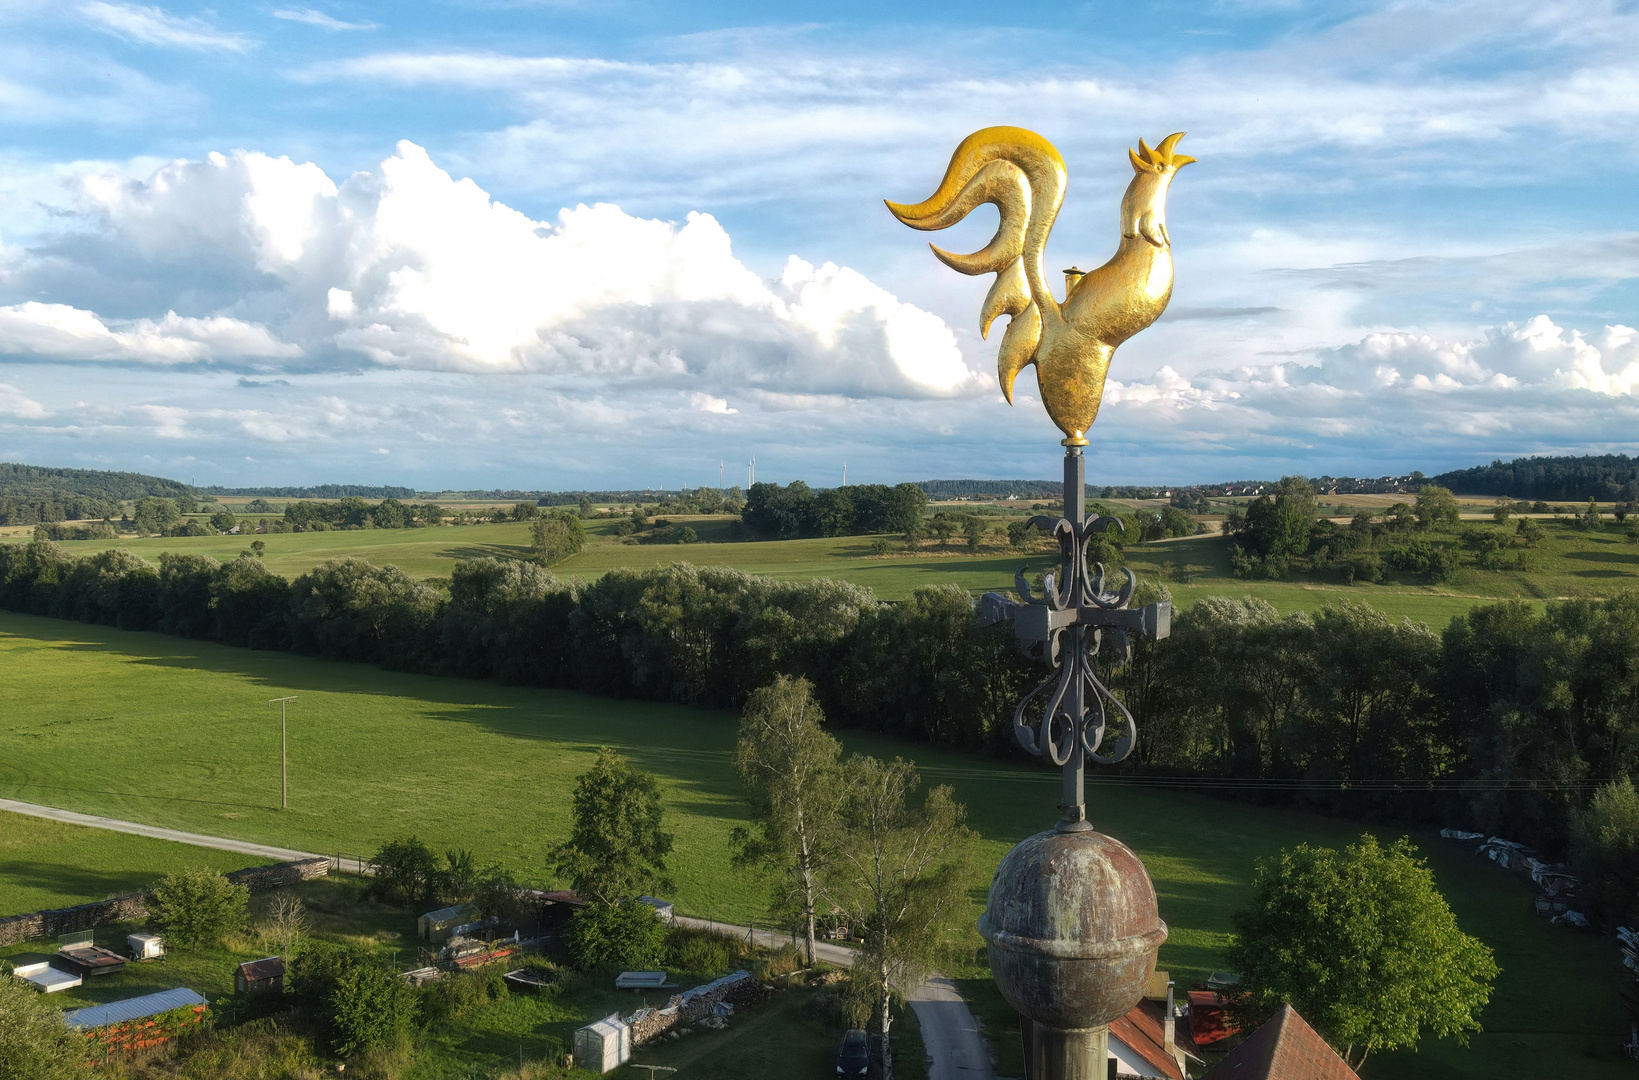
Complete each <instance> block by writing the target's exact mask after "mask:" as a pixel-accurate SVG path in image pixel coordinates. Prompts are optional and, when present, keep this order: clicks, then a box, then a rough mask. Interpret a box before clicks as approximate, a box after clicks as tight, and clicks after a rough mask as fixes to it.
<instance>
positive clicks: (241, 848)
mask: <svg viewBox="0 0 1639 1080" xmlns="http://www.w3.org/2000/svg"><path fill="white" fill-rule="evenodd" d="M0 810H9V811H11V812H12V813H14V814H28V815H30V816H31V817H42V818H50V819H51V820H52V821H62V822H66V823H67V824H69V825H86V826H89V827H90V828H93V829H109V830H111V831H113V832H122V833H130V834H131V835H133V836H151V837H153V838H154V839H155V840H174V841H176V842H177V843H179V844H192V845H193V846H194V847H203V848H215V849H216V850H217V851H237V852H239V853H240V854H241V855H255V856H257V857H258V858H263V859H273V860H274V861H276V862H289V861H291V860H292V859H318V858H324V856H322V855H314V854H313V853H312V852H310V851H292V850H290V849H289V848H281V847H269V846H267V845H266V844H252V843H248V842H247V841H244V840H228V839H225V838H223V837H220V836H201V835H200V834H199V833H191V832H183V831H181V830H180V829H161V828H159V827H158V826H155V825H139V824H137V823H136V822H134V821H120V820H118V819H116V818H105V817H96V816H95V815H92V814H76V813H75V812H74V811H72V810H59V809H57V808H56V807H54V806H40V805H38V804H36V803H26V802H17V801H15V800H13V799H0Z"/></svg>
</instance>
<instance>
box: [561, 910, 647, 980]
mask: <svg viewBox="0 0 1639 1080" xmlns="http://www.w3.org/2000/svg"><path fill="white" fill-rule="evenodd" d="M567 937H568V940H567V941H566V942H565V944H566V945H567V947H568V950H569V960H570V962H571V963H573V964H574V965H575V967H576V968H578V969H580V970H581V971H596V970H597V969H599V968H604V967H622V968H648V967H658V966H659V965H660V964H662V963H663V962H664V961H665V958H666V926H665V924H664V923H662V922H661V921H660V920H659V919H657V918H656V917H655V910H654V908H652V907H650V906H649V905H648V904H645V903H642V902H641V901H638V900H625V901H622V902H621V903H619V904H588V905H587V906H586V907H583V908H581V909H580V910H579V911H577V912H575V917H574V918H573V919H571V920H570V922H569V933H568V935H567Z"/></svg>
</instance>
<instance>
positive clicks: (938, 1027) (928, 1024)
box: [676, 915, 996, 1080]
mask: <svg viewBox="0 0 1639 1080" xmlns="http://www.w3.org/2000/svg"><path fill="white" fill-rule="evenodd" d="M676 921H677V923H678V925H680V926H687V927H690V928H693V929H696V930H715V931H717V932H719V933H722V932H730V933H733V934H734V935H736V936H739V937H745V936H749V935H752V934H753V933H755V937H753V938H752V939H751V940H752V941H754V942H755V943H756V944H758V945H766V946H767V947H768V948H771V949H772V948H775V947H776V946H779V945H789V944H793V942H792V940H791V935H790V934H789V933H775V932H774V931H771V930H757V931H753V930H752V929H751V927H749V926H734V925H732V924H729V923H720V922H710V921H708V920H706V919H692V918H689V917H688V916H686V915H679V916H677V919H676ZM796 944H797V946H798V948H801V947H802V945H801V943H800V942H798V943H796ZM814 955H815V957H816V958H817V959H820V960H824V961H825V962H826V963H828V964H836V965H838V966H839V967H853V966H854V950H853V949H851V948H848V947H847V946H846V945H838V944H836V943H835V942H830V941H817V942H815V943H814ZM907 997H908V998H909V1000H910V1003H911V1008H913V1009H915V1010H916V1019H917V1020H918V1021H920V1022H921V1024H922V1045H923V1046H924V1047H926V1048H927V1051H928V1056H929V1057H930V1058H931V1059H932V1060H931V1061H930V1062H929V1063H928V1080H996V1073H995V1070H994V1069H992V1068H991V1065H990V1054H989V1052H987V1051H986V1050H985V1044H984V1039H983V1038H982V1037H981V1036H980V1034H979V1022H978V1021H977V1020H975V1019H974V1018H973V1013H972V1011H971V1010H969V1009H968V1007H967V1002H966V1001H963V1000H962V995H961V994H959V993H957V991H956V985H955V984H954V983H952V982H951V981H950V980H949V979H947V978H945V977H944V976H943V975H935V976H933V977H932V978H930V979H928V980H927V981H926V982H924V983H923V984H922V985H921V986H919V987H917V988H916V989H915V990H913V991H912V992H911V993H910V994H908V995H907Z"/></svg>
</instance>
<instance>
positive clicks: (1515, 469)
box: [1434, 454, 1639, 502]
mask: <svg viewBox="0 0 1639 1080" xmlns="http://www.w3.org/2000/svg"><path fill="white" fill-rule="evenodd" d="M1434 483H1436V484H1439V485H1440V486H1441V487H1447V488H1450V489H1451V490H1452V491H1457V492H1461V493H1462V494H1464V495H1505V496H1507V497H1508V498H1511V499H1568V500H1574V501H1578V502H1580V501H1581V500H1583V499H1601V500H1606V501H1618V500H1622V499H1639V458H1631V457H1628V456H1627V455H1626V454H1605V455H1602V456H1598V457H1596V456H1593V455H1591V454H1590V455H1584V456H1583V457H1528V458H1515V459H1514V460H1513V461H1510V462H1506V463H1505V462H1503V461H1500V460H1499V461H1493V462H1492V463H1491V464H1489V465H1480V466H1478V467H1476V468H1472V469H1457V470H1455V471H1453V472H1448V473H1441V474H1440V475H1439V476H1436V477H1435V478H1434Z"/></svg>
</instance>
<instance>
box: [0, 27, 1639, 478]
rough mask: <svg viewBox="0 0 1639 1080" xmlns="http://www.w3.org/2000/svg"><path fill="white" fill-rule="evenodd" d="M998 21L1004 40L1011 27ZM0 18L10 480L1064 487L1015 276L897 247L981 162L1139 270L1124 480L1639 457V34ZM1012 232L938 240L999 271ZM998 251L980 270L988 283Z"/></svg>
mask: <svg viewBox="0 0 1639 1080" xmlns="http://www.w3.org/2000/svg"><path fill="white" fill-rule="evenodd" d="M1004 9H1005V10H1004ZM1036 14H1037V9H1028V8H1018V9H1017V10H1015V9H1012V8H1006V7H1005V6H1004V5H985V6H979V5H952V4H945V3H941V4H901V5H894V6H891V7H890V6H887V5H880V4H863V3H860V4H850V3H837V4H808V5H803V6H801V7H800V8H796V7H793V8H790V9H784V10H781V9H776V8H772V7H771V6H770V5H766V4H749V3H747V4H724V3H713V4H707V3H692V4H691V3H664V4H660V3H655V4H649V3H622V2H614V3H598V4H590V3H587V4H579V3H554V4H527V3H513V4H484V3H458V2H450V3H431V4H416V3H401V4H394V5H371V4H361V3H331V4H324V5H321V6H315V7H308V6H305V5H297V4H288V5H282V4H280V3H278V2H277V0H275V2H273V3H268V4H256V5H250V4H245V5H233V6H227V7H221V8H202V7H196V6H190V5H182V4H168V5H145V4H127V3H115V2H112V0H69V2H61V0H59V2H54V3H43V2H42V3H35V2H32V0H0V460H23V461H29V462H34V463H40V464H67V465H82V466H90V467H108V468H134V469H142V470H147V471H154V472H160V473H164V474H166V475H171V476H197V477H198V479H199V482H200V483H202V484H203V483H224V484H255V483H306V482H324V481H377V482H394V483H406V484H412V485H415V486H419V487H431V486H445V485H453V486H481V487H511V486H516V487H524V488H570V487H581V486H600V487H601V486H621V487H624V486H637V485H663V486H666V487H677V486H681V485H695V484H702V483H715V482H716V477H717V472H718V463H719V462H720V461H726V462H729V463H730V464H729V465H728V468H727V475H728V478H729V479H730V480H731V481H732V480H734V479H736V478H743V476H744V462H745V461H746V459H747V458H748V457H749V456H751V455H752V454H755V455H756V457H757V459H758V475H759V478H761V479H778V480H788V479H794V478H802V479H806V480H808V481H809V482H811V483H817V484H830V483H834V482H835V481H836V480H837V479H838V478H839V477H840V473H841V466H842V464H843V462H845V461H846V462H847V463H848V467H849V479H850V480H854V481H869V480H882V481H897V480H902V479H910V478H928V477H936V476H1040V477H1048V476H1052V475H1054V474H1055V473H1056V460H1055V459H1056V456H1057V453H1058V449H1057V433H1056V432H1055V431H1054V430H1053V428H1052V427H1051V425H1050V423H1049V422H1048V421H1047V419H1046V417H1045V415H1044V414H1043V413H1042V411H1041V409H1040V407H1039V403H1038V402H1037V401H1036V400H1035V398H1034V396H1033V393H1032V392H1031V390H1033V388H1031V389H1030V390H1026V389H1024V385H1025V383H1026V382H1028V381H1029V380H1028V377H1027V378H1026V379H1022V380H1021V390H1023V391H1024V392H1021V393H1020V394H1019V395H1018V396H1017V400H1018V404H1017V405H1016V406H1015V407H1012V408H1009V407H1008V406H1007V405H1006V404H1005V403H1004V402H1003V401H1002V400H1001V397H1000V395H999V393H998V391H997V389H996V384H995V352H994V342H995V340H996V337H995V335H993V336H992V342H991V343H990V344H988V345H987V344H986V343H985V342H983V341H981V340H980V339H979V337H978V334H977V332H976V322H977V316H978V307H979V301H980V299H981V298H982V297H983V295H984V291H985V288H986V283H985V281H984V280H983V279H973V278H966V277H962V276H960V275H957V274H955V273H953V272H951V271H949V270H947V269H946V268H944V267H943V266H941V265H939V264H938V263H937V262H936V261H935V260H934V259H933V258H932V257H931V255H929V253H928V251H927V248H926V245H925V243H924V241H925V240H926V239H927V238H926V237H925V236H923V235H922V234H918V233H914V232H911V231H910V230H907V229H905V228H903V227H902V226H900V225H899V224H897V223H896V222H895V221H893V219H892V218H891V217H889V216H888V214H887V213H886V212H885V211H884V210H883V208H882V206H881V201H880V200H881V199H883V198H885V197H886V198H893V199H897V200H901V201H905V200H915V199H920V198H922V197H923V196H925V195H926V194H928V193H929V192H930V191H931V190H932V188H933V186H934V185H935V183H936V182H937V180H938V178H939V175H940V173H941V172H942V170H943V166H944V164H945V162H946V161H947V160H948V158H949V155H950V152H951V150H952V149H953V148H954V146H955V144H956V143H957V142H958V141H960V139H961V138H962V137H964V136H965V135H967V134H968V133H969V132H971V131H973V130H975V129H977V128H979V127H983V126H987V125H991V124H999V123H1006V124H1017V125H1020V126H1024V127H1029V128H1033V129H1035V130H1037V131H1039V132H1041V133H1042V134H1043V135H1045V136H1047V137H1048V138H1049V139H1051V140H1052V141H1053V142H1054V143H1055V144H1056V145H1058V147H1059V148H1060V150H1061V151H1062V153H1063V154H1064V157H1065V158H1066V160H1067V162H1068V164H1069V168H1070V175H1071V185H1070V190H1069V194H1068V197H1067V199H1066V202H1065V207H1064V211H1063V213H1062V214H1061V216H1060V219H1059V224H1058V226H1057V228H1056V230H1055V233H1054V236H1053V239H1052V242H1051V244H1050V248H1049V260H1050V261H1052V260H1057V261H1056V262H1053V265H1055V266H1056V265H1070V264H1071V263H1076V264H1078V265H1081V266H1083V267H1088V266H1092V265H1097V263H1099V262H1101V261H1103V260H1104V259H1105V258H1107V257H1108V256H1109V254H1110V253H1111V252H1112V251H1113V250H1114V247H1115V242H1116V221H1115V215H1116V204H1117V202H1118V200H1119V198H1120V194H1121V191H1122V189H1123V188H1124V186H1125V184H1126V182H1127V179H1128V178H1129V177H1130V175H1131V172H1130V168H1129V166H1128V165H1127V163H1126V148H1127V147H1128V146H1130V145H1134V144H1135V143H1136V141H1137V139H1138V138H1139V137H1144V138H1147V139H1148V140H1149V141H1150V142H1151V143H1154V142H1155V141H1157V140H1158V139H1160V138H1161V137H1162V136H1164V135H1166V134H1167V133H1169V132H1171V131H1176V130H1186V131H1188V132H1189V135H1188V137H1187V138H1186V139H1185V141H1184V144H1183V146H1182V149H1183V150H1184V151H1185V152H1187V153H1190V154H1192V155H1193V156H1195V157H1197V158H1198V159H1199V163H1198V164H1196V165H1192V166H1190V167H1189V168H1188V169H1187V170H1185V171H1184V172H1183V173H1181V174H1180V176H1179V178H1178V180H1177V182H1176V184H1175V185H1174V187H1173V192H1172V199H1171V203H1170V207H1169V229H1170V232H1171V234H1172V238H1173V243H1174V256H1175V259H1176V263H1177V286H1176V291H1175V293H1174V297H1173V301H1172V307H1171V309H1170V310H1169V312H1168V314H1167V316H1166V317H1165V318H1164V319H1163V320H1162V321H1161V322H1160V323H1158V324H1157V325H1156V326H1155V327H1153V328H1152V329H1151V330H1149V331H1148V332H1146V333H1145V334H1142V335H1140V336H1139V337H1138V338H1135V339H1134V340H1132V341H1130V342H1128V343H1127V344H1126V345H1124V346H1123V347H1122V348H1121V350H1120V351H1119V352H1118V353H1117V354H1116V360H1115V364H1114V366H1113V368H1112V371H1111V375H1110V379H1111V383H1110V388H1109V392H1108V395H1107V398H1106V405H1105V408H1104V411H1103V413H1102V414H1101V416H1100V418H1099V421H1098V424H1097V425H1096V426H1095V428H1094V433H1093V450H1092V454H1093V456H1092V458H1091V459H1090V463H1089V472H1090V473H1091V474H1092V475H1094V476H1098V477H1102V478H1106V479H1108V480H1109V481H1111V482H1145V481H1168V482H1191V481H1204V480H1212V479H1227V478H1239V477H1254V476H1257V477H1263V476H1274V475H1279V474H1282V473H1288V472H1303V473H1308V474H1311V475H1315V474H1320V473H1327V472H1332V473H1339V472H1352V473H1368V474H1381V473H1388V472H1403V471H1409V470H1410V469H1413V468H1421V469H1423V470H1424V471H1426V472H1434V471H1437V470H1439V469H1441V468H1445V467H1450V466H1457V465H1466V464H1471V463H1474V462H1477V461H1484V460H1489V459H1490V458H1492V457H1497V456H1501V457H1510V456H1514V455H1519V454H1527V453H1581V452H1605V451H1608V450H1615V451H1625V452H1633V451H1634V450H1635V449H1639V333H1636V332H1635V330H1634V329H1632V328H1633V327H1634V326H1635V325H1639V311H1636V310H1635V308H1636V301H1639V288H1636V280H1639V199H1636V198H1635V196H1634V194H1633V181H1632V177H1633V176H1634V175H1635V165H1636V161H1635V158H1636V156H1639V153H1636V149H1635V147H1636V146H1639V138H1636V136H1639V59H1635V58H1636V57H1639V48H1636V46H1639V10H1636V9H1635V6H1634V5H1631V4H1593V3H1549V4H1544V3H1540V2H1539V3H1509V2H1486V3H1472V4H1464V3H1444V4H1416V3H1396V4H1370V3H1338V4H1327V5H1312V4H1304V3H1227V2H1225V3H1217V4H1212V3H1191V4H1185V3H1171V4H1169V3H1158V4H1143V3H1120V4H1087V5H1081V6H1066V7H1065V8H1064V9H1063V14H1062V16H1061V17H1060V20H1059V21H1058V22H1057V23H1056V24H1054V25H1050V26H1043V25H1040V24H1039V22H1037V21H1034V20H1032V19H1031V18H1029V17H1030V16H1034V15H1036ZM989 213H990V211H988V209H986V210H985V211H983V212H981V213H978V214H975V215H974V218H973V219H972V220H969V221H967V222H964V223H962V224H961V225H960V226H958V227H956V228H955V229H953V230H951V231H950V233H947V234H944V235H942V236H940V237H939V238H938V241H939V243H940V244H941V246H946V247H951V248H955V249H957V250H973V249H975V248H977V247H979V246H981V245H982V244H983V243H984V242H985V240H986V239H988V229H989V228H990V227H992V226H993V223H994V216H993V214H992V215H991V216H990V217H988V218H986V217H985V214H989ZM964 245H966V246H965V247H964Z"/></svg>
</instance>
